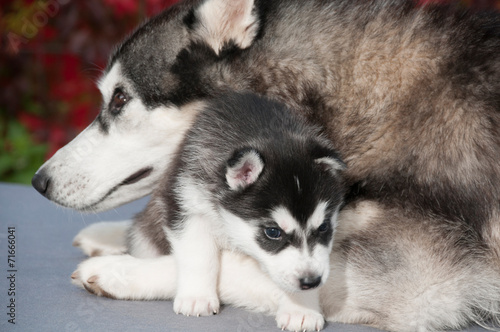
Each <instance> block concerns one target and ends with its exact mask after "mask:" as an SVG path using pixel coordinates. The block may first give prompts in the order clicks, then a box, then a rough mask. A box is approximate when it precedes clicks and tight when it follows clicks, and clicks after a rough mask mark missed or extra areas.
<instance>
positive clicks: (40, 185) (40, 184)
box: [31, 171, 50, 196]
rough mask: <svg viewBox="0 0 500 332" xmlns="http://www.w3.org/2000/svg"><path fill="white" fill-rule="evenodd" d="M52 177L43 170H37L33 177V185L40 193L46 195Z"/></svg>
mask: <svg viewBox="0 0 500 332" xmlns="http://www.w3.org/2000/svg"><path fill="white" fill-rule="evenodd" d="M49 183H50V177H49V176H47V174H45V172H43V171H39V172H36V173H35V175H34V176H33V178H32V179H31V185H32V186H33V188H35V189H36V191H38V192H39V193H40V194H42V195H43V196H45V195H46V194H47V191H48V189H49Z"/></svg>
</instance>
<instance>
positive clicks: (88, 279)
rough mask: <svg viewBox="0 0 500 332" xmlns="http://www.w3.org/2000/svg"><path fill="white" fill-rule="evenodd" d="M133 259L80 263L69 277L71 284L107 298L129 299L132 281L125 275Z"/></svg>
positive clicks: (97, 259)
mask: <svg viewBox="0 0 500 332" xmlns="http://www.w3.org/2000/svg"><path fill="white" fill-rule="evenodd" d="M134 260H135V259H134V258H133V257H131V256H128V255H121V256H103V257H94V258H91V259H88V260H86V261H84V262H83V263H81V264H80V265H79V266H78V268H77V270H76V271H75V272H73V274H72V275H71V279H72V282H73V284H75V285H77V286H81V287H83V288H85V289H86V290H87V291H88V292H90V293H92V294H95V295H98V296H105V297H109V298H117V299H130V298H131V294H129V293H130V291H129V289H130V288H131V286H132V285H131V284H132V283H133V280H130V278H129V276H128V275H127V270H128V268H129V264H130V263H131V262H133V261H134Z"/></svg>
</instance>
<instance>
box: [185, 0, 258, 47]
mask: <svg viewBox="0 0 500 332" xmlns="http://www.w3.org/2000/svg"><path fill="white" fill-rule="evenodd" d="M191 15H192V16H191V18H190V19H189V21H190V23H191V28H192V29H193V31H194V34H195V36H196V38H199V39H200V40H202V41H203V42H205V43H207V44H208V45H210V47H212V48H213V49H214V51H215V53H217V54H219V52H220V51H221V50H222V49H223V47H224V46H225V45H229V44H234V45H236V46H237V47H239V48H241V49H245V48H247V47H249V46H250V45H251V44H252V42H253V41H254V39H255V37H256V36H257V34H258V32H259V24H260V22H259V18H258V15H257V13H256V10H255V9H254V0H206V1H205V2H203V3H202V4H201V5H200V6H199V7H198V8H197V9H195V10H194V12H192V13H191Z"/></svg>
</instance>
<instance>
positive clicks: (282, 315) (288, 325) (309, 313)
mask: <svg viewBox="0 0 500 332" xmlns="http://www.w3.org/2000/svg"><path fill="white" fill-rule="evenodd" d="M276 322H277V323H278V327H279V328H281V329H282V330H287V331H319V330H321V329H323V327H324V326H325V319H324V318H323V315H322V314H320V313H319V312H317V311H314V310H310V309H304V310H300V311H278V313H277V314H276Z"/></svg>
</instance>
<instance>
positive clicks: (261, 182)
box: [130, 94, 344, 328]
mask: <svg viewBox="0 0 500 332" xmlns="http://www.w3.org/2000/svg"><path fill="white" fill-rule="evenodd" d="M303 122H304V121H303V120H302V121H301V120H300V119H299V117H298V116H296V115H294V114H292V112H291V111H289V110H288V109H286V108H285V107H284V106H282V105H281V104H278V103H276V102H271V101H269V100H266V99H264V98H259V97H257V96H255V95H237V94H230V95H227V96H223V97H221V98H220V99H219V98H217V99H216V100H215V101H213V102H211V103H209V105H208V106H207V107H206V108H205V109H204V110H203V111H202V112H201V113H200V114H199V115H198V116H197V117H196V119H195V121H194V124H193V127H192V128H191V129H190V130H188V132H187V135H186V138H185V139H184V141H183V142H182V143H181V145H180V148H179V151H178V153H177V154H176V155H175V156H174V160H175V161H174V162H173V164H172V166H171V169H170V170H169V171H168V175H167V176H166V178H167V181H166V184H165V185H160V187H159V188H158V190H157V191H156V192H155V193H154V194H153V197H152V199H151V204H150V205H149V206H148V207H147V208H146V211H145V212H144V214H143V217H140V218H137V219H136V221H135V225H134V227H133V229H132V234H131V237H132V238H133V239H138V238H141V240H140V241H134V242H133V243H131V248H130V251H131V252H132V253H133V252H134V251H136V250H140V249H139V248H137V247H141V246H144V245H146V246H155V247H156V248H157V250H158V251H161V250H162V248H165V247H166V246H167V243H159V244H156V243H155V241H157V240H156V237H157V234H158V233H160V234H161V233H163V229H165V228H168V230H165V232H166V233H167V236H166V238H165V239H163V242H167V241H168V240H169V241H170V244H171V247H172V254H173V255H174V257H175V259H176V263H177V266H178V277H177V280H178V282H177V295H176V298H175V301H174V310H175V311H176V312H177V313H183V314H185V315H188V316H189V315H198V316H200V315H211V314H213V313H216V312H218V310H219V300H218V296H217V290H216V288H217V279H218V276H219V273H218V272H219V271H218V270H219V256H220V254H219V250H220V249H228V250H238V251H241V252H243V253H245V254H247V255H249V256H250V257H253V258H255V259H256V260H257V262H259V264H260V266H261V267H262V269H263V270H264V271H265V272H266V273H267V274H269V276H270V277H271V279H272V280H273V281H274V282H275V283H276V284H277V285H278V286H280V287H282V288H283V289H284V290H285V291H287V292H298V291H300V290H308V289H313V288H315V287H318V286H319V285H320V284H323V283H324V281H325V280H326V279H327V277H328V273H329V255H330V251H331V247H332V240H333V231H334V228H335V226H336V216H337V213H338V210H339V207H340V204H341V202H342V198H343V194H344V189H343V186H342V183H341V177H340V174H339V171H340V170H342V169H343V168H344V165H343V163H342V161H340V159H339V157H338V155H337V153H336V152H335V151H334V150H333V148H332V147H331V144H330V143H329V142H328V141H327V140H326V139H324V138H322V137H321V136H320V134H319V130H318V128H316V127H314V126H310V125H305V124H304V123H303ZM158 209H160V210H162V211H165V216H160V217H157V216H156V215H155V214H154V213H152V212H151V211H149V210H153V212H154V211H157V210H158ZM167 239H168V240H167ZM163 253H164V254H169V252H163ZM316 302H318V303H319V299H317V300H316ZM320 327H322V325H321V326H320ZM314 328H317V327H316V326H314Z"/></svg>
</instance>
